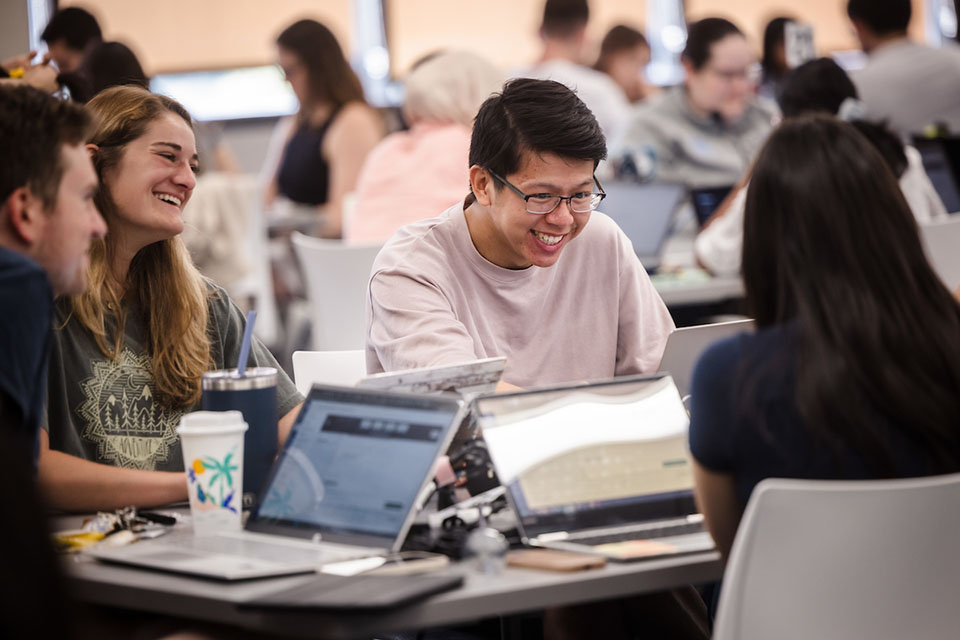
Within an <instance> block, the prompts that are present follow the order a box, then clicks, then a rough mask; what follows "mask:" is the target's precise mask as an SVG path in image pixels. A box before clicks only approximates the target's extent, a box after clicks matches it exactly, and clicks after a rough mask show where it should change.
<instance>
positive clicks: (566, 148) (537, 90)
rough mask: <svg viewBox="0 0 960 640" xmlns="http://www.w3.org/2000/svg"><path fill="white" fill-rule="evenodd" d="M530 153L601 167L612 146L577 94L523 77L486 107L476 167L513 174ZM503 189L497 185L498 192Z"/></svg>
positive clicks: (473, 159)
mask: <svg viewBox="0 0 960 640" xmlns="http://www.w3.org/2000/svg"><path fill="white" fill-rule="evenodd" d="M525 152H531V153H538V154H543V153H552V154H554V155H557V156H560V157H561V158H571V159H574V160H592V161H593V166H594V167H596V166H597V165H598V164H599V163H600V161H601V160H603V159H604V158H606V157H607V143H606V140H605V139H604V137H603V131H602V130H601V129H600V125H599V124H597V119H596V118H595V117H594V115H593V112H591V111H590V109H588V108H587V105H585V104H583V101H581V100H580V98H578V97H577V94H576V93H574V92H573V91H571V90H570V89H568V88H567V87H565V86H564V85H562V84H560V83H559V82H554V81H553V80H535V79H532V78H517V79H515V80H510V81H508V82H507V83H506V84H505V85H503V91H501V92H500V93H496V94H494V95H492V96H490V97H489V98H487V100H486V101H485V102H484V103H483V104H482V105H480V111H479V112H478V113H477V117H476V118H475V119H474V121H473V135H472V137H471V138H470V166H471V167H472V166H473V165H479V166H481V167H483V168H484V169H487V170H489V171H493V172H494V173H497V174H499V175H501V176H508V175H510V174H511V173H514V172H516V171H517V170H518V169H520V163H521V160H522V158H523V154H524V153H525ZM502 187H503V185H501V184H500V183H499V182H496V188H497V189H501V188H502ZM468 204H469V203H468Z"/></svg>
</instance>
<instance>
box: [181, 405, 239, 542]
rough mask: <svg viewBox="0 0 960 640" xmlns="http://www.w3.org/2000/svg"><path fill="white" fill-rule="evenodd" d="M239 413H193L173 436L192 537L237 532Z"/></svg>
mask: <svg viewBox="0 0 960 640" xmlns="http://www.w3.org/2000/svg"><path fill="white" fill-rule="evenodd" d="M246 430H247V423H246V422H244V421H243V414H242V413H240V412H239V411H194V412H193V413H188V414H186V415H184V416H183V418H182V419H181V420H180V427H179V428H178V429H177V433H178V434H179V436H180V444H181V446H182V447H183V465H184V468H185V469H186V475H187V490H188V491H189V494H190V514H191V516H192V517H193V531H194V533H195V534H196V535H210V534H212V533H217V532H219V531H236V530H238V529H240V522H241V512H242V508H243V501H242V496H243V434H244V432H245V431H246Z"/></svg>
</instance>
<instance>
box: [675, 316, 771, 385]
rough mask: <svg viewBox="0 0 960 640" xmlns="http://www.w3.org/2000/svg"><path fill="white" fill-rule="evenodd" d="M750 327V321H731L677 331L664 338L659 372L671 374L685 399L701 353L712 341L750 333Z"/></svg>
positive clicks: (752, 324) (751, 322)
mask: <svg viewBox="0 0 960 640" xmlns="http://www.w3.org/2000/svg"><path fill="white" fill-rule="evenodd" d="M753 327H754V323H753V320H731V321H730V322H715V323H713V324H701V325H697V326H694V327H682V328H680V329H677V330H675V331H674V332H673V333H671V334H670V337H668V338H667V346H666V348H665V349H664V350H663V357H662V358H661V359H660V371H661V372H662V373H669V374H670V375H671V377H672V378H673V382H674V383H675V384H676V385H677V390H679V391H680V397H682V398H686V397H687V395H688V394H689V393H690V379H691V378H692V376H693V367H694V365H695V364H697V360H698V359H699V358H700V354H702V353H703V352H704V350H705V349H706V348H707V347H709V346H710V345H711V344H713V343H714V342H716V341H718V340H722V339H724V338H729V337H730V336H734V335H736V334H738V333H743V332H749V331H753Z"/></svg>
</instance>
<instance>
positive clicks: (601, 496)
mask: <svg viewBox="0 0 960 640" xmlns="http://www.w3.org/2000/svg"><path fill="white" fill-rule="evenodd" d="M474 405H475V411H477V413H478V416H479V417H478V420H479V422H480V425H481V427H482V428H483V437H484V439H485V440H486V443H487V449H488V450H489V452H490V458H491V459H492V460H493V464H494V467H495V468H496V471H497V476H498V477H499V478H500V481H501V483H502V484H503V486H504V487H506V489H507V497H508V499H509V501H510V503H511V505H512V506H513V508H514V510H515V511H516V514H517V520H518V529H519V532H520V534H521V537H522V538H523V540H524V542H525V543H526V544H529V545H532V546H537V547H548V548H556V549H565V550H568V551H581V552H587V553H594V554H599V555H603V556H606V557H608V558H611V559H614V560H636V559H641V558H649V557H653V556H663V555H673V554H678V553H689V552H694V551H704V550H708V549H712V548H713V547H714V545H713V540H712V539H711V538H710V536H709V534H707V532H706V531H705V530H704V529H703V517H702V516H701V515H700V514H699V513H697V509H696V506H695V505H694V501H693V472H692V469H691V465H690V460H689V455H688V453H687V442H686V440H687V428H688V424H689V422H688V419H687V412H686V410H685V409H684V407H683V403H682V402H681V401H680V394H679V393H677V388H676V387H675V386H674V384H673V380H672V379H671V378H670V376H667V375H657V376H651V377H629V378H618V379H614V380H610V381H606V382H598V383H591V384H586V385H569V386H563V387H556V388H552V389H542V390H536V391H525V392H521V393H512V394H501V395H496V396H484V397H481V398H477V399H476V400H475V401H474Z"/></svg>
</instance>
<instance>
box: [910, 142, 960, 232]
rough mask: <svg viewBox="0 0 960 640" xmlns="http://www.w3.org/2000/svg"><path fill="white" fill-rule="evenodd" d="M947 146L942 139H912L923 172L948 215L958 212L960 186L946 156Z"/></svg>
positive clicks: (959, 206) (959, 209)
mask: <svg viewBox="0 0 960 640" xmlns="http://www.w3.org/2000/svg"><path fill="white" fill-rule="evenodd" d="M948 144H949V143H948V141H947V140H945V139H943V138H921V137H915V138H914V139H913V146H914V147H916V149H917V151H919V152H920V158H921V159H922V160H923V170H924V171H926V172H927V177H929V178H930V182H931V183H932V184H933V188H934V189H935V190H936V192H937V195H939V196H940V200H942V201H943V206H944V207H946V209H947V211H949V212H950V213H956V212H958V211H960V186H958V184H957V175H956V173H955V172H954V169H953V164H952V163H951V159H950V156H949V154H948V152H949V150H950V149H949V147H948Z"/></svg>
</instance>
